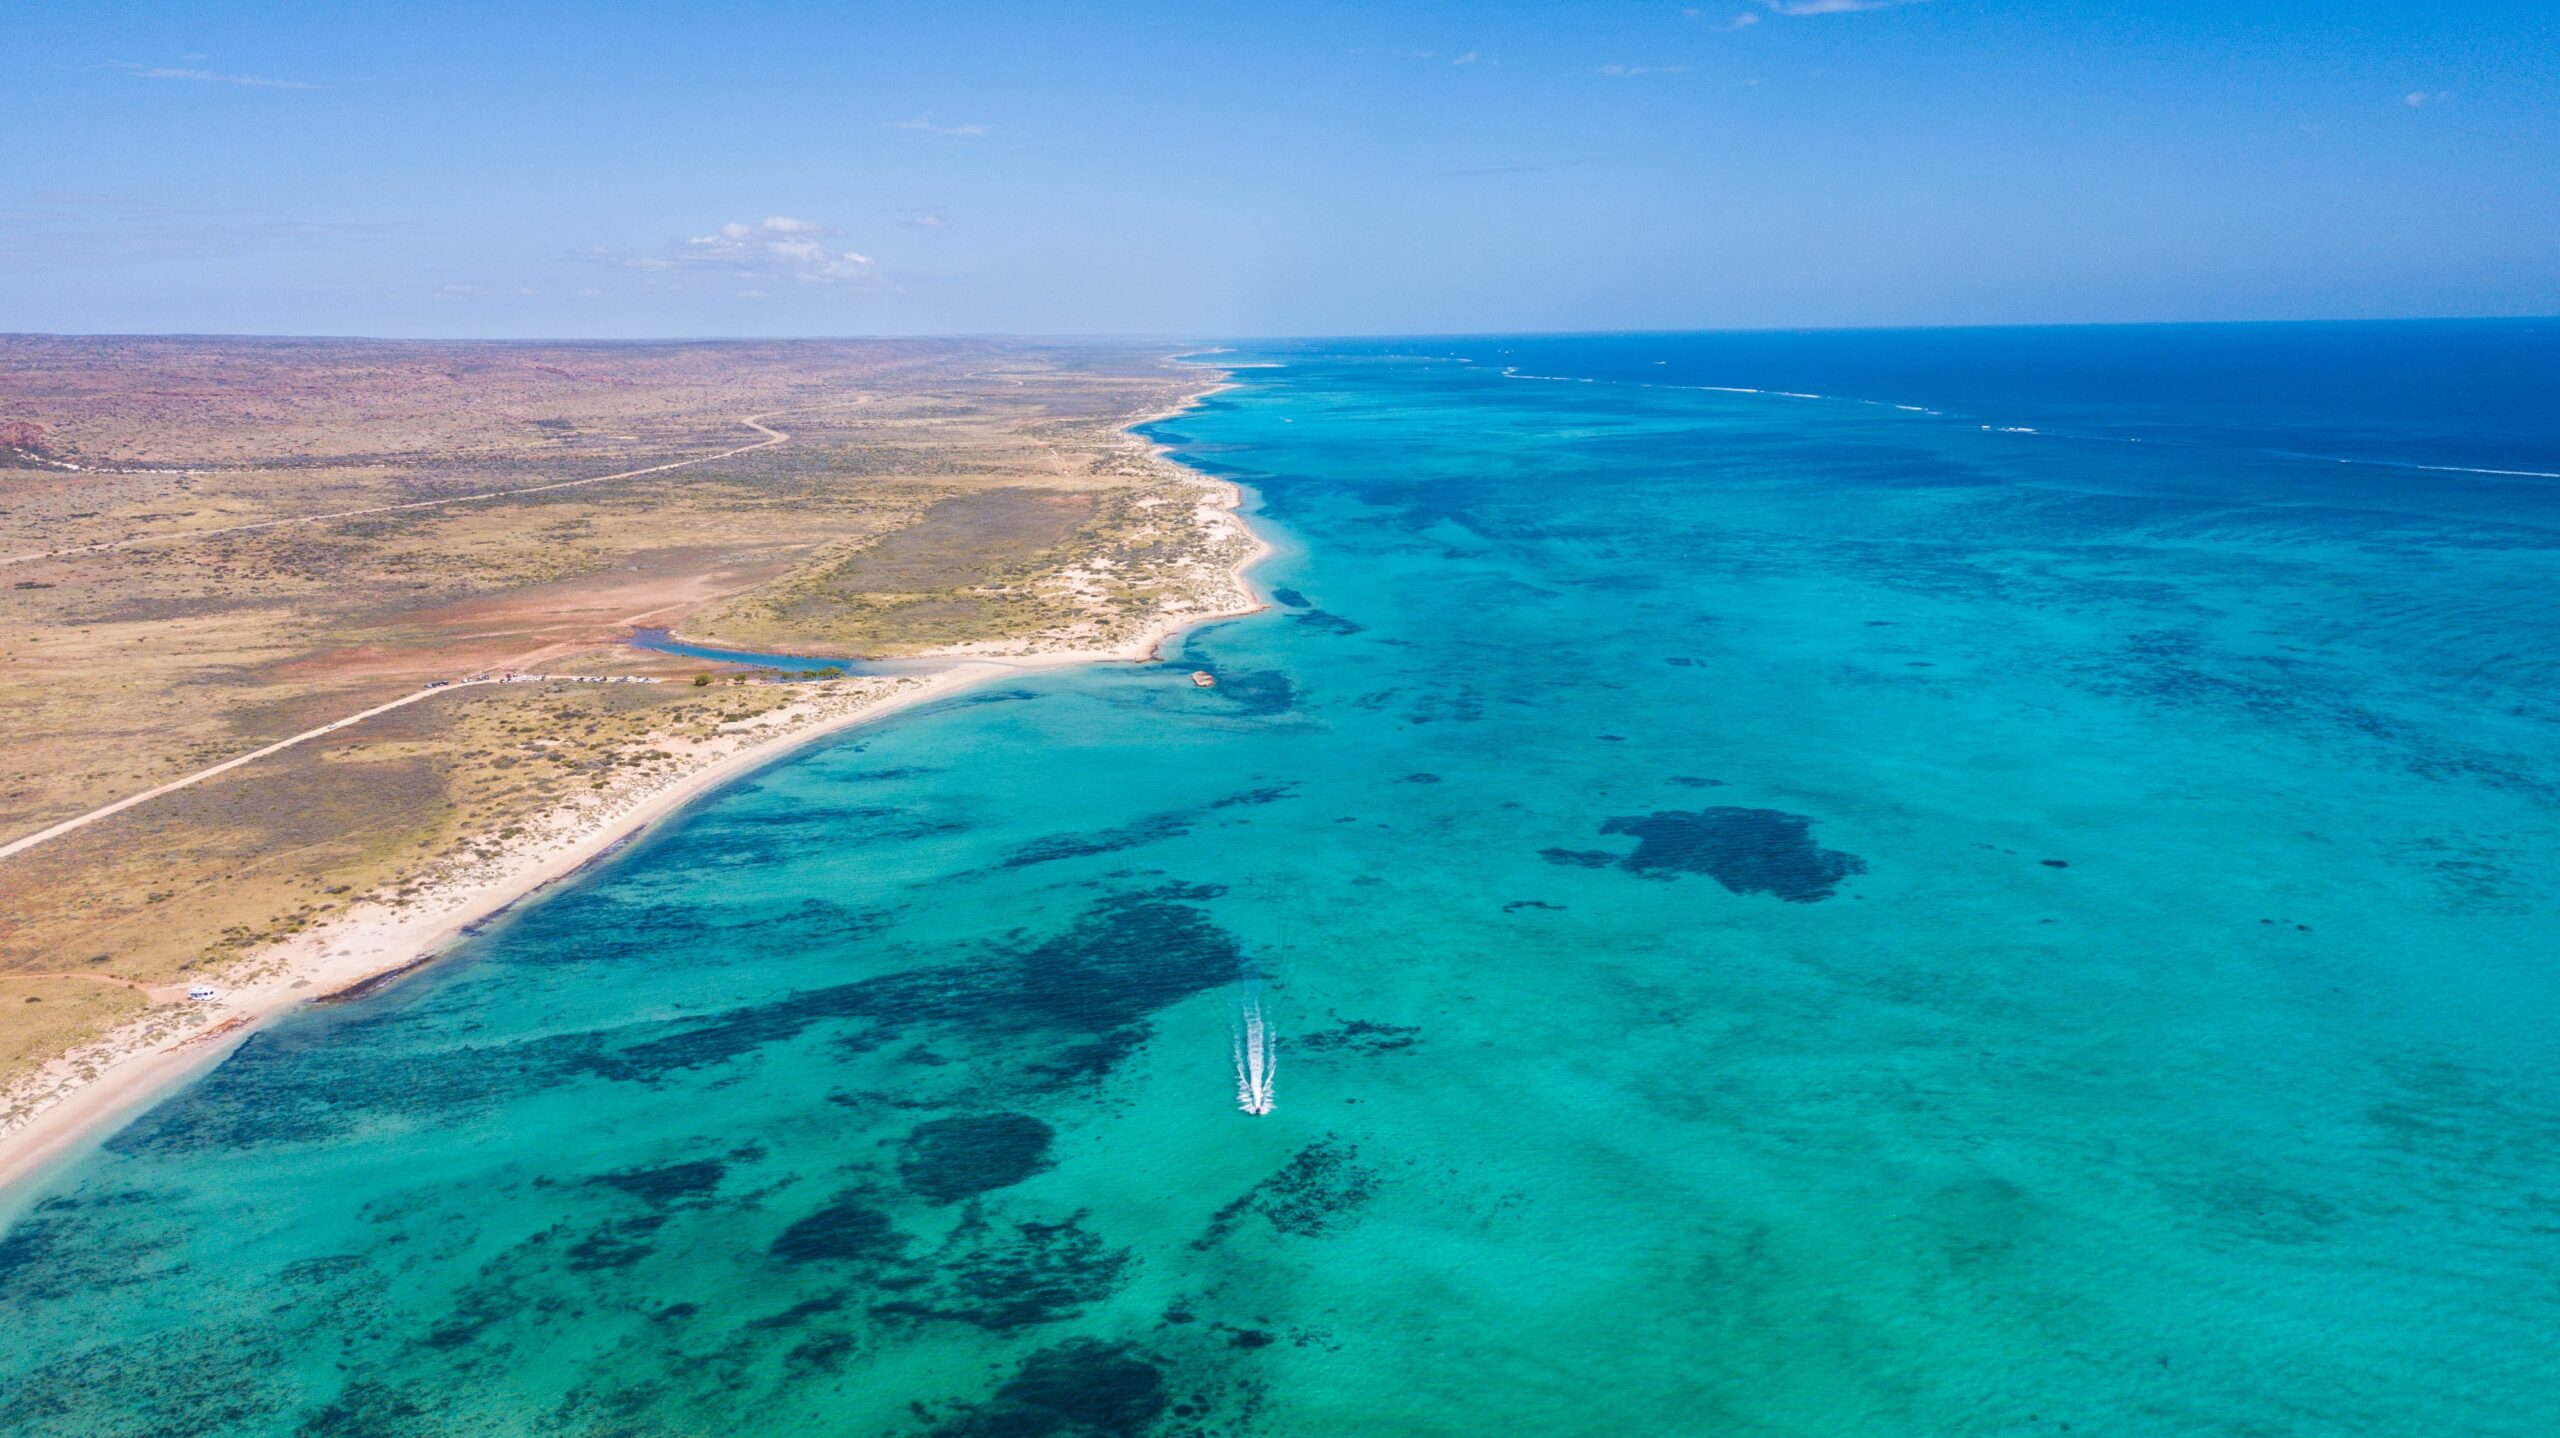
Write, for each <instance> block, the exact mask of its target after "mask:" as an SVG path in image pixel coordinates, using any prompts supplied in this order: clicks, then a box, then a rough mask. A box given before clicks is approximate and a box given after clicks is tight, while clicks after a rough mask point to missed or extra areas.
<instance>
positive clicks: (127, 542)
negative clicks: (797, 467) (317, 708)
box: [0, 409, 791, 854]
mask: <svg viewBox="0 0 2560 1438" xmlns="http://www.w3.org/2000/svg"><path fill="white" fill-rule="evenodd" d="M790 412H791V411H789V410H779V409H773V410H766V411H765V412H764V413H763V414H751V415H747V416H745V417H744V418H741V419H740V420H739V421H738V423H740V424H742V425H745V426H746V427H747V428H749V429H751V430H754V431H755V432H756V433H758V434H761V435H763V436H765V437H764V438H763V439H760V440H757V441H756V442H755V443H753V444H742V445H740V446H738V447H737V448H736V449H724V450H722V451H720V452H719V453H718V454H700V455H695V456H694V457H693V458H691V459H678V460H670V461H668V462H667V463H665V464H653V465H650V466H649V467H648V468H646V469H626V470H624V471H622V472H621V473H620V474H598V475H591V476H589V477H588V478H585V479H563V480H555V481H553V482H552V483H550V484H534V485H527V486H525V487H524V488H522V489H492V490H488V491H486V492H484V493H481V494H456V495H451V496H448V497H446V498H444V499H416V500H410V501H408V502H407V503H405V504H377V505H373V506H371V507H369V508H366V509H341V510H338V511H337V512H335V513H333V514H298V515H295V516H293V517H292V518H290V519H261V520H256V521H253V522H251V523H248V524H226V525H223V526H222V527H220V528H218V529H190V530H182V531H177V532H173V533H169V534H145V535H137V536H135V537H133V538H131V539H111V540H108V541H106V542H104V543H101V544H80V545H73V546H72V547H70V548H68V549H45V550H37V551H35V552H33V553H28V554H0V567H5V566H8V565H12V564H28V563H32V562H34V561H36V560H39V559H63V558H68V557H69V556H72V555H75V554H102V553H105V552H107V551H109V550H116V549H131V548H133V547H135V546H137V545H143V544H184V543H186V542H188V541H189V540H196V539H211V538H213V537H214V536H215V535H218V534H245V533H247V532H249V531H251V530H257V529H282V528H284V527H285V526H287V525H292V524H327V523H328V522H329V521H331V520H333V519H359V518H362V517H363V516H365V515H368V514H398V513H401V512H402V511H405V510H412V509H435V508H438V507H440V506H443V505H447V504H473V503H477V502H479V501H481V500H489V499H512V498H514V497H515V496H517V495H519V494H548V493H550V492H551V491H553V490H555V489H576V488H578V487H579V486H580V485H587V484H605V483H608V482H610V481H612V480H617V479H638V478H639V477H640V476H642V475H644V474H664V473H666V472H667V471H668V470H671V469H684V468H687V467H688V466H691V465H697V464H709V463H710V462H712V461H713V460H715V459H732V458H735V457H736V456H738V455H742V454H750V453H753V452H754V451H756V450H759V449H769V448H771V447H772V446H774V445H777V444H781V443H783V442H784V441H786V440H788V439H790V438H791V436H790V435H787V434H785V433H783V432H782V431H781V430H778V429H774V428H772V427H770V426H768V425H766V424H764V423H762V421H764V420H765V419H768V418H770V417H772V416H774V415H778V414H788V413H790ZM5 853H6V851H5V850H0V854H5Z"/></svg>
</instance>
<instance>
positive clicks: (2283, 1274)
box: [0, 324, 2560, 1438]
mask: <svg viewBox="0 0 2560 1438" xmlns="http://www.w3.org/2000/svg"><path fill="white" fill-rule="evenodd" d="M1220 358H1221V359H1223V360H1229V361H1234V362H1236V363H1238V364H1239V365H1242V366H1249V367H1240V368H1238V369H1237V370H1236V378H1237V381H1238V382H1237V384H1236V386H1235V387H1234V388H1231V389H1229V390H1227V391H1225V392H1223V393H1220V394H1218V395H1216V396H1215V397H1213V398H1211V399H1210V400H1208V401H1207V402H1205V403H1204V404H1203V405H1202V406H1201V407H1199V408H1198V409H1196V410H1194V411H1192V412H1189V413H1186V414H1184V415H1182V416H1179V417H1177V418H1175V419H1173V420H1170V421H1167V422H1164V423H1162V424H1160V425H1158V426H1157V427H1156V428H1155V430H1154V431H1153V433H1154V434H1155V435H1156V437H1157V438H1158V439H1160V440H1161V441H1163V442H1164V443H1166V444H1168V445H1170V446H1172V447H1173V448H1174V449H1175V450H1176V452H1177V453H1178V454H1180V455H1181V456H1182V457H1183V458H1185V459H1186V460H1187V461H1188V462H1190V463H1193V464H1195V465H1198V466H1200V467H1202V468H1204V469H1207V470H1210V471H1212V472H1215V473H1218V474H1221V475H1224V476H1228V477H1232V478H1234V479H1236V480H1238V481H1240V482H1242V483H1243V484H1245V485H1247V486H1248V487H1249V488H1250V490H1251V491H1252V492H1253V493H1254V494H1255V495H1256V496H1257V497H1258V500H1259V504H1260V512H1259V514H1258V515H1257V516H1256V522H1257V524H1258V525H1260V526H1262V527H1263V528H1264V529H1265V531H1266V532H1267V533H1268V534H1269V535H1270V536H1271V538H1272V539H1273V540H1274V542H1275V543H1276V544H1278V545H1279V546H1280V552H1279V553H1278V554H1277V555H1276V556H1275V557H1274V558H1272V559H1271V560H1269V561H1266V562H1265V564H1264V565H1263V566H1262V567H1261V568H1260V569H1259V570H1258V571H1257V573H1256V579H1257V581H1258V584H1259V585H1260V587H1261V588H1262V589H1263V590H1264V591H1265V592H1266V593H1267V594H1268V595H1269V596H1270V597H1271V599H1272V600H1273V606H1272V608H1271V609H1270V610H1269V611H1268V612H1267V613H1264V614H1262V615H1259V616H1256V617H1253V618H1250V619H1245V620H1239V621H1234V622H1229V623H1223V624H1219V625H1215V626H1212V627H1210V628H1207V629H1204V630H1201V631H1197V632H1195V633H1193V634H1192V635H1190V636H1188V637H1187V638H1186V639H1185V640H1183V641H1180V642H1179V646H1178V649H1177V651H1176V652H1173V653H1169V654H1168V655H1167V656H1166V660H1165V662H1164V663H1162V664H1158V665H1147V666H1109V667H1098V668H1093V669H1087V670H1082V671H1075V672H1060V673H1047V674H1041V675H1038V676H1036V677H1026V678H1025V679H1023V680H1022V682H1020V683H1019V684H1015V685H1008V686H997V687H992V688H987V689H982V690H979V691H976V692H974V693H971V694H968V695H966V696H963V697H961V698H959V699H956V700H952V701H949V702H945V703H943V704H940V705H938V706H936V707H934V708H931V709H928V710H921V711H917V712H913V713H909V714H906V715H901V716H898V717H896V718H893V719H890V720H887V721H884V722H882V723H880V724H878V725H875V726H872V727H870V728H866V729H860V730H856V731H852V732H850V733H848V734H847V735H845V736H844V737H842V738H841V739H839V740H837V741H835V742H832V743H829V744H827V745H824V746H823V747H819V748H816V749H813V750H810V751H808V752H806V753H803V754H800V755H798V756H795V757H792V758H790V759H788V760H785V761H783V762H780V763H778V764H776V765H775V766H773V767H772V768H770V769H767V770H764V771H762V772H760V773H759V774H758V775H757V776H755V778H754V779H753V780H752V781H750V782H747V783H744V784H740V785H738V786H735V787H733V788H730V789H728V790H725V791H722V792H721V793H719V794H718V795H716V796H714V797H713V798H711V799H710V800H708V801H707V802H704V803H702V804H701V805H699V806H697V807H696V808H695V809H693V810H692V811H690V812H688V813H687V814H685V815H684V816H682V817H681V818H680V819H678V820H677V821H675V822H672V823H670V824H668V825H666V826H665V827H663V828H662V829H660V830H659V831H657V832H655V833H653V834H651V835H649V836H647V837H646V838H644V839H642V840H641V841H639V842H637V843H635V844H633V845H632V846H630V847H629V848H627V849H626V850H624V851H623V852H621V853H620V854H618V855H616V856H615V857H614V858H613V859H611V860H610V861H608V862H607V863H605V864H603V865H602V866H600V867H599V868H597V869H596V870H595V871H594V872H592V873H591V874H589V875H587V876H586V877H584V878H583V879H582V880H581V881H580V882H578V883H576V884H574V885H572V886H569V887H567V888H565V889H563V890H562V891H560V892H558V893H556V894H554V895H551V896H549V897H548V898H546V899H545V900H543V901H541V902H539V903H536V904H532V905H529V906H527V907H526V908H525V909H524V910H523V911H521V912H520V913H518V914H515V915H513V916H511V917H510V918H509V919H507V920H505V921H503V922H502V923H500V924H498V925H496V926H493V927H492V928H491V930H490V931H488V932H486V933H484V934H482V935H481V936H479V937H477V938H476V939H474V940H472V941H471V942H470V943H469V944H468V945H466V946H465V947H464V948H463V949H462V950H460V951H459V952H458V953H456V954H455V955H454V956H453V957H452V958H450V959H449V960H447V961H446V962H443V963H441V964H438V965H436V966H433V967H431V968H429V969H427V970H425V971H423V972H421V973H419V974H417V975H416V976H414V977H412V978H410V979H408V980H406V981H404V982H401V983H399V984H396V985H393V986H391V987H389V988H387V989H386V990H384V991H382V992H380V993H379V994H376V995H374V996H372V997H369V998H365V999H362V1000H360V1001H357V1002H353V1003H348V1004H344V1005H339V1006H335V1007H331V1008H326V1009H314V1010H310V1011H307V1012H305V1013H302V1014H300V1015H297V1016H295V1017H293V1018H292V1019H290V1020H288V1021H286V1022H282V1023H279V1024H277V1025H276V1026H274V1027H273V1028H272V1029H270V1030H269V1031H267V1032H264V1033H262V1034H260V1035H258V1036H257V1037H255V1038H253V1039H252V1040H251V1041H250V1042H249V1043H247V1044H246V1045H245V1046H244V1047H243V1048H241V1049H240V1050H239V1052H238V1053H237V1054H235V1055H234V1056H232V1057H231V1058H229V1059H228V1060H227V1061H225V1062H224V1063H223V1064H221V1065H220V1066H219V1067H218V1068H216V1069H215V1070H214V1071H212V1072H211V1073H209V1074H208V1075H206V1076H205V1077H203V1078H202V1079H200V1080H198V1081H196V1082H195V1083H193V1084H192V1085H190V1086H189V1087H187V1088H185V1089H184V1090H182V1091H179V1092H177V1093H175V1094H173V1095H171V1096H170V1097H168V1098H167V1099H166V1100H165V1101H163V1102H161V1103H160V1104H159V1105H158V1106H157V1107H155V1108H154V1109H152V1110H151V1111H150V1112H148V1113H147V1114H145V1115H143V1116H142V1117H141V1118H139V1119H138V1120H136V1121H135V1122H134V1123H132V1124H131V1125H130V1126H129V1127H127V1128H126V1129H124V1130H123V1131H122V1132H121V1133H119V1134H117V1135H116V1136H114V1137H113V1138H112V1139H111V1140H110V1141H108V1142H107V1144H106V1145H105V1146H104V1148H103V1149H102V1150H101V1151H98V1152H95V1153H93V1154H90V1155H87V1156H84V1157H83V1158H81V1159H80V1160H78V1161H77V1162H76V1163H74V1164H72V1165H71V1166H69V1167H67V1168H65V1169H62V1170H60V1171H58V1172H56V1173H55V1174H53V1175H51V1176H50V1177H49V1178H47V1179H46V1180H45V1181H44V1182H42V1183H41V1184H39V1185H37V1186H36V1187H35V1188H34V1189H32V1190H30V1191H26V1192H22V1193H19V1194H17V1195H14V1196H13V1198H12V1205H13V1206H12V1209H11V1216H10V1220H9V1227H8V1229H7V1232H6V1234H5V1237H0V1323H5V1333H6V1335H7V1342H6V1343H5V1344H0V1433H8V1434H48V1435H51V1434H80V1435H95V1434H113V1433H156V1434H183V1433H203V1434H257V1435H269V1434H274V1435H282V1434H297V1433H307V1434H348V1435H354V1434H384V1435H389V1434H411V1433H417V1434H428V1433H433V1434H463V1433H473V1434H518V1433H556V1434H684V1433H706V1432H737V1431H752V1432H757V1433H772V1434H796V1433H809V1434H821V1433H824V1434H834V1433H864V1434H911V1435H947V1438H964V1435H987V1438H992V1435H1009V1438H1010V1435H1060V1438H1068V1435H1077V1438H1081V1435H1124V1434H1168V1435H1171V1434H1233V1435H1241V1434H1268V1435H1306V1438H1316V1435H1340V1434H1364V1435H1366V1434H1379V1435H1400V1434H1482V1433H1538V1434H1589V1435H1618V1434H1628V1433H1682V1434H1687V1433H1696V1434H1804V1435H1847V1434H1858V1435H1868V1434H1872V1435H1903V1434H2046V1433H2056V1434H2058V1433H2062V1432H2066V1431H2069V1432H2077V1433H2083V1434H2114V1435H2128V1434H2132V1435H2161V1438H2167V1435H2180V1438H2189V1435H2225V1434H2227V1435H2244V1434H2245V1435H2272V1434H2306V1435H2307V1434H2325V1433H2362V1434H2410V1435H2418V1434H2426V1435H2437V1434H2483V1435H2487V1434H2519V1435H2523V1434H2535V1435H2542V1434H2548V1433H2551V1432H2554V1431H2560V1365H2555V1364H2554V1363H2553V1362H2552V1334H2553V1333H2554V1332H2555V1331H2560V1066H2555V1064H2554V1062H2553V1060H2554V1058H2555V1057H2560V1044H2556V1043H2555V1039H2554V1035H2555V1034H2556V1033H2560V982H2555V975H2554V964H2555V955H2554V947H2555V946H2554V943H2553V934H2554V931H2555V924H2554V909H2555V900H2556V899H2560V859H2555V857H2554V856H2555V853H2560V646H2555V645H2554V643H2553V636H2554V635H2555V634H2560V584H2555V582H2554V580H2555V576H2560V566H2556V565H2555V560H2560V552H2556V551H2560V432H2555V429H2554V426H2555V425H2560V394H2555V393H2554V387H2553V386H2554V380H2553V376H2554V375H2555V374H2560V331H2556V330H2555V328H2554V327H2553V326H2550V325H2538V326H2537V325H2531V324H2485V325H2463V324H2448V325H2407V326H2401V325H2374V326H2318V327H2299V328H2295V327H2265V328H2259V327H2253V328H2247V329H2213V328H2202V329H2177V330H2148V331H2043V332H2021V333H2014V334H2005V335H2004V334H2000V333H1990V332H1985V333H1975V334H1970V335H1962V336H1936V337H1931V336H1922V335H1901V336H1894V335H1831V336H1767V337H1688V336H1619V337H1611V338H1606V339H1518V340H1489V339H1475V340H1445V341H1422V340H1408V341H1400V342H1397V343H1393V344H1385V343H1368V342H1364V343H1359V344H1331V345H1315V344H1293V345H1287V346H1268V347H1261V348H1256V349H1250V350H1241V351H1239V352H1238V353H1235V354H1231V355H1226V356H1221V357H1220ZM1193 670H1205V671H1207V672H1208V673H1210V674H1212V675H1213V676H1215V678H1216V680H1217V683H1216V686H1215V687H1214V688H1205V689H1204V688H1199V687H1196V686H1194V685H1193V684H1192V683H1191V682H1189V680H1188V679H1187V677H1186V676H1187V674H1188V673H1189V672H1190V671H1193ZM1256 1022H1259V1023H1260V1024H1262V1025H1263V1026H1265V1027H1266V1028H1267V1031H1268V1033H1269V1035H1270V1036H1271V1037H1270V1039H1269V1049H1270V1055H1271V1060H1272V1062H1273V1063H1274V1064H1276V1069H1274V1070H1273V1072H1272V1075H1271V1097H1272V1099H1273V1110H1272V1112H1270V1113H1268V1114H1263V1115H1252V1114H1247V1113H1245V1112H1242V1111H1241V1109H1240V1105H1239V1093H1238V1086H1239V1079H1238V1067H1239V1060H1240V1056H1242V1055H1244V1054H1246V1052H1247V1051H1248V1050H1249V1049H1253V1048H1255V1047H1256V1046H1255V1045H1252V1044H1250V1043H1249V1042H1248V1030H1249V1027H1250V1025H1251V1024H1253V1023H1256Z"/></svg>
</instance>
